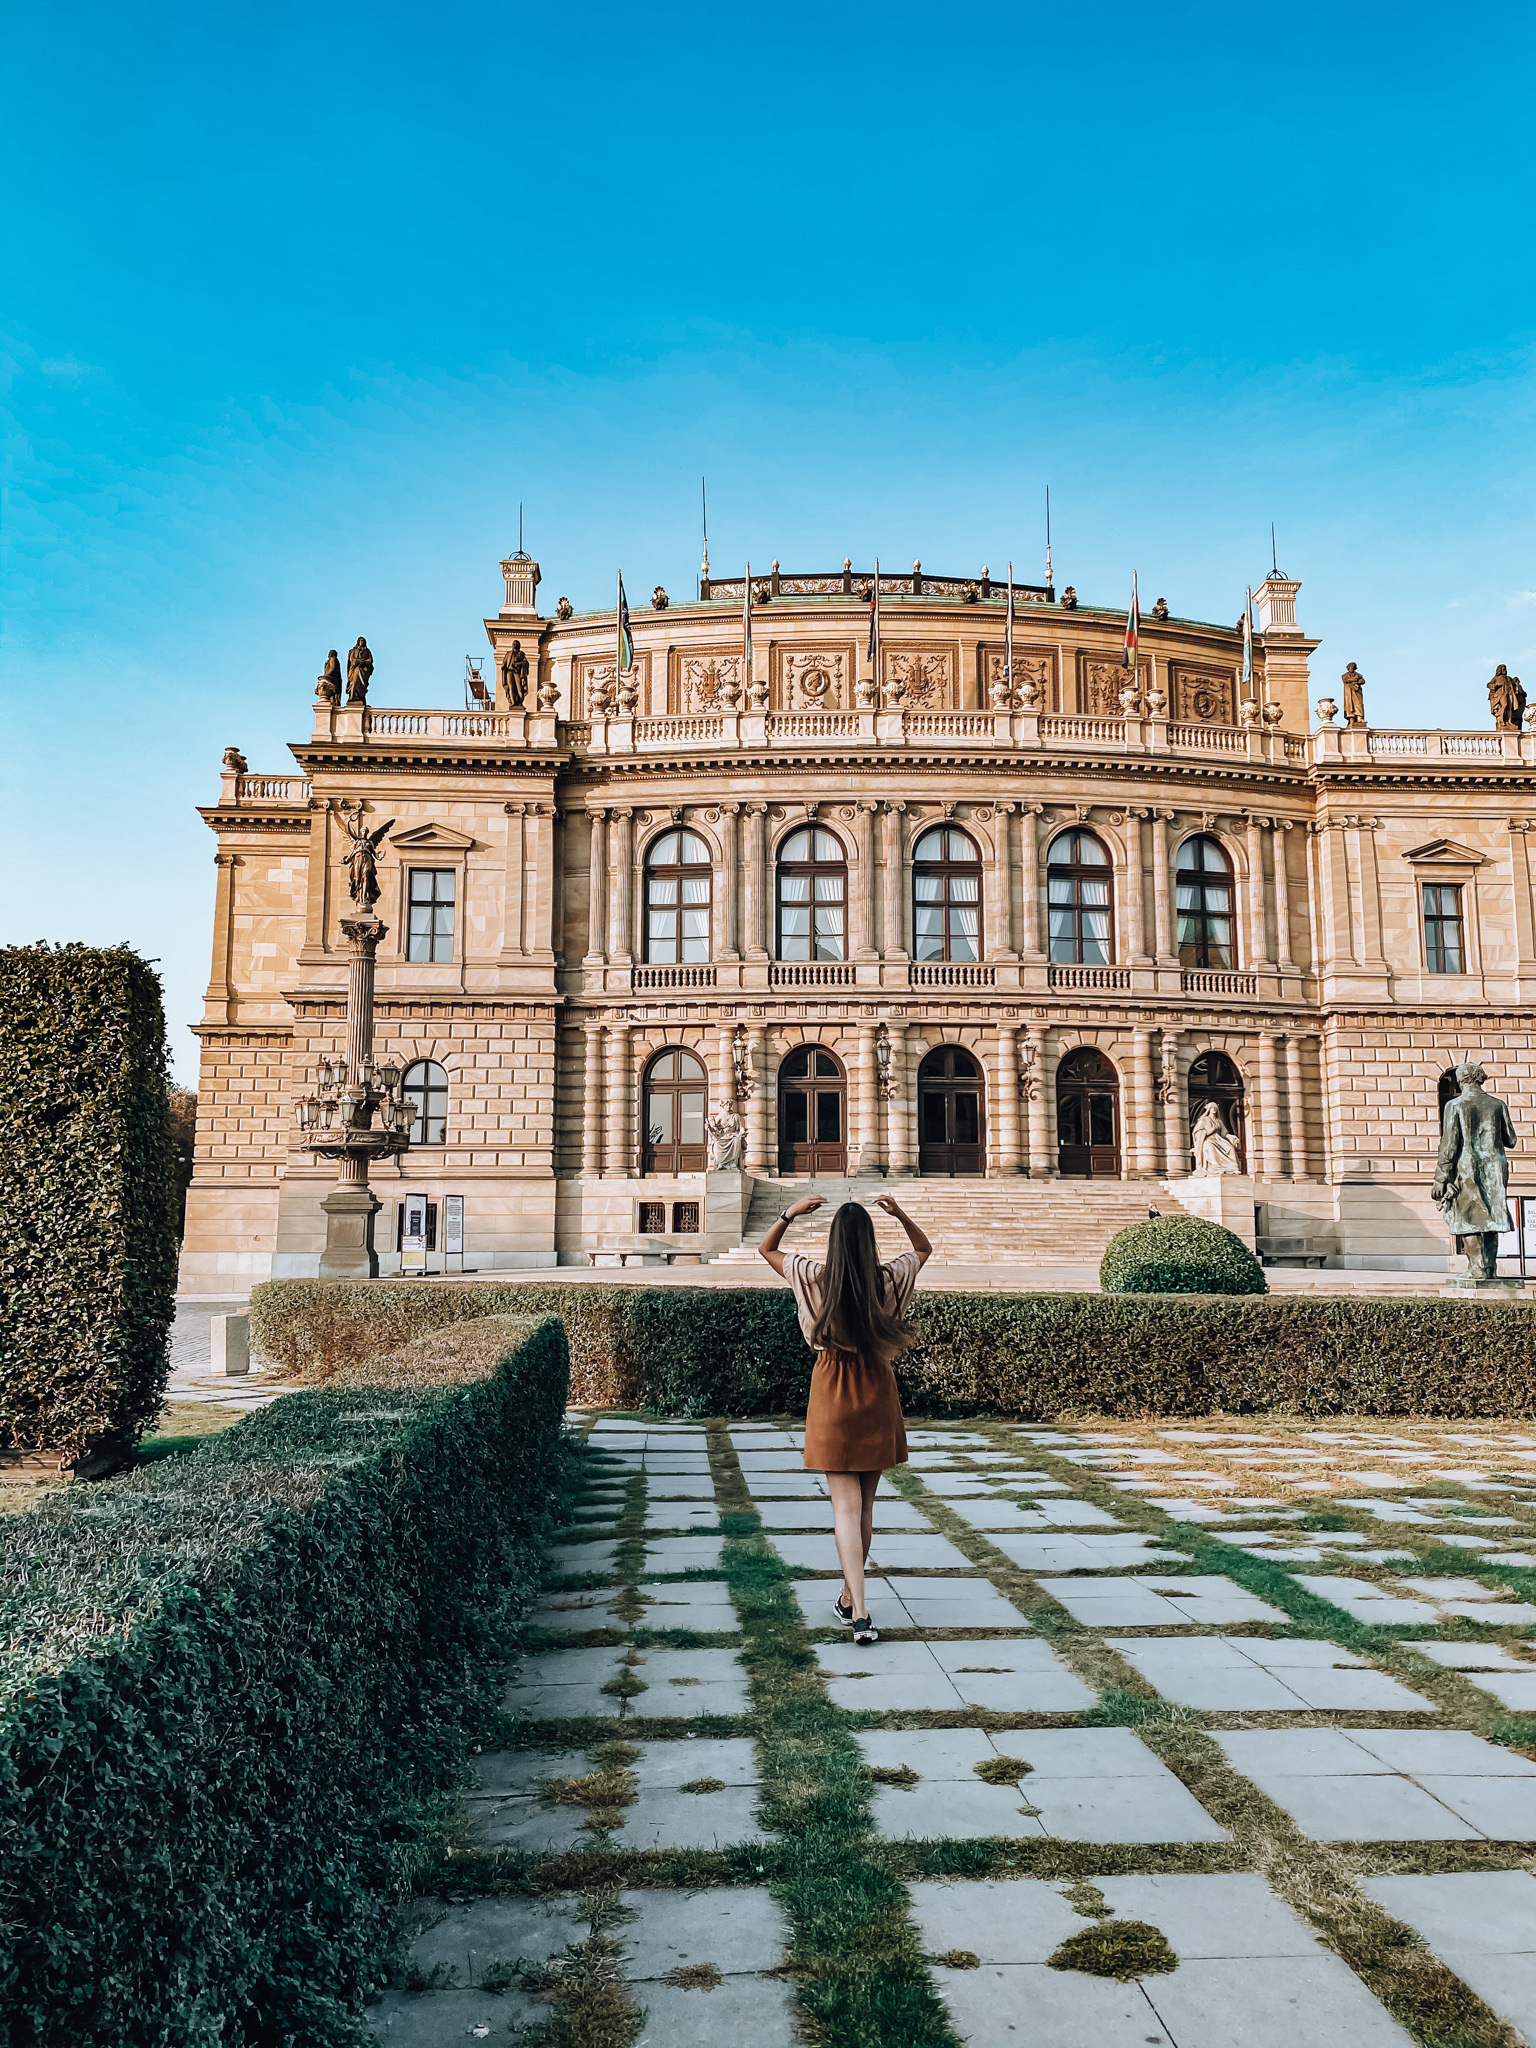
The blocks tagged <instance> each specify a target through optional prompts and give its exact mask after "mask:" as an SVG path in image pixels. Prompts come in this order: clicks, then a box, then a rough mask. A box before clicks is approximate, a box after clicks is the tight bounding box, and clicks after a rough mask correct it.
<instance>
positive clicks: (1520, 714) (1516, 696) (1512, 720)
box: [1488, 661, 1525, 732]
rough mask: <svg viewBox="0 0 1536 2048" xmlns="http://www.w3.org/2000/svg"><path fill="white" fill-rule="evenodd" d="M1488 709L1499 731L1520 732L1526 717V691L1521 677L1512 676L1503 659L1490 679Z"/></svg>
mask: <svg viewBox="0 0 1536 2048" xmlns="http://www.w3.org/2000/svg"><path fill="white" fill-rule="evenodd" d="M1488 709H1489V710H1490V711H1491V712H1492V713H1493V723H1494V727H1495V729H1496V730H1497V731H1499V732H1518V731H1519V730H1520V724H1521V721H1522V719H1523V718H1524V717H1525V692H1524V690H1523V689H1521V687H1520V678H1519V677H1518V676H1512V675H1511V674H1510V672H1509V670H1508V669H1507V668H1506V667H1505V666H1504V664H1503V662H1502V661H1501V662H1500V663H1499V665H1498V667H1497V668H1496V669H1495V670H1494V672H1493V674H1492V676H1491V677H1490V678H1489V680H1488Z"/></svg>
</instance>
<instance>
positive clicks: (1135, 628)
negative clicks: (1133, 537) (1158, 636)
mask: <svg viewBox="0 0 1536 2048" xmlns="http://www.w3.org/2000/svg"><path fill="white" fill-rule="evenodd" d="M1140 638H1141V600H1140V599H1139V598H1138V597H1137V595H1136V572H1135V570H1132V571H1131V608H1130V610H1129V611H1128V612H1127V613H1126V615H1125V653H1124V654H1123V655H1122V656H1121V658H1120V666H1121V667H1122V668H1129V669H1134V668H1135V666H1136V643H1137V641H1138V640H1139V639H1140Z"/></svg>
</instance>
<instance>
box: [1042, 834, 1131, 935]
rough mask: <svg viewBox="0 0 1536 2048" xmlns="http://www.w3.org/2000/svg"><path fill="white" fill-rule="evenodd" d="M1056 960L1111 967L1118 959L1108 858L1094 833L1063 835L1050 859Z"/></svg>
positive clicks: (1048, 882) (1053, 846) (1053, 843)
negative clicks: (1116, 958)
mask: <svg viewBox="0 0 1536 2048" xmlns="http://www.w3.org/2000/svg"><path fill="white" fill-rule="evenodd" d="M1045 876H1046V892H1047V898H1048V907H1049V910H1050V918H1051V933H1050V938H1051V958H1052V959H1053V960H1064V961H1071V962H1074V963H1075V964H1077V965H1078V966H1083V967H1108V966H1111V965H1112V964H1113V962H1114V957H1115V913H1114V904H1113V901H1112V899H1111V895H1110V877H1111V869H1110V865H1109V855H1108V853H1107V852H1106V851H1105V848H1104V844H1103V841H1102V840H1099V839H1095V837H1094V836H1093V834H1092V833H1091V832H1058V833H1057V835H1056V837H1055V838H1054V839H1053V840H1052V841H1051V844H1050V850H1049V851H1048V852H1047V854H1046V856H1045Z"/></svg>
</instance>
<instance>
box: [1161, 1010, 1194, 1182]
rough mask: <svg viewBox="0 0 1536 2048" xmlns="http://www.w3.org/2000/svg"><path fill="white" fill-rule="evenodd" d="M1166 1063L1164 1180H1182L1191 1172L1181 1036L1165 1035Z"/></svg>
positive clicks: (1163, 1087) (1163, 1077)
mask: <svg viewBox="0 0 1536 2048" xmlns="http://www.w3.org/2000/svg"><path fill="white" fill-rule="evenodd" d="M1162 1040H1163V1042H1162V1063H1161V1066H1160V1067H1159V1070H1158V1076H1157V1092H1158V1096H1159V1098H1160V1100H1161V1102H1162V1105H1163V1176H1164V1178H1165V1179H1167V1180H1182V1179H1183V1177H1184V1176H1185V1175H1186V1174H1187V1173H1188V1172H1189V1159H1188V1156H1187V1155H1188V1151H1189V1148H1188V1146H1187V1145H1186V1144H1185V1143H1184V1096H1183V1090H1182V1088H1181V1087H1180V1085H1179V1034H1178V1032H1177V1031H1165V1032H1164V1033H1163V1034H1162Z"/></svg>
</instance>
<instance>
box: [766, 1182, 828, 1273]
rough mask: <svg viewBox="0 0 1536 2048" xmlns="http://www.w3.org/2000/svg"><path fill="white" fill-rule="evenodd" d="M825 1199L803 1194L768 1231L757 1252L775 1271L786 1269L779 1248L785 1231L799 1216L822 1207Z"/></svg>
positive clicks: (819, 1196) (807, 1214) (781, 1271)
mask: <svg viewBox="0 0 1536 2048" xmlns="http://www.w3.org/2000/svg"><path fill="white" fill-rule="evenodd" d="M825 1199H826V1198H825V1196H823V1195H802V1196H801V1197H800V1199H799V1201H798V1202H791V1203H790V1205H789V1207H788V1208H787V1209H786V1210H785V1211H784V1214H783V1215H782V1216H781V1217H780V1218H779V1220H778V1222H777V1223H775V1224H774V1225H773V1227H772V1229H770V1230H769V1231H768V1233H767V1235H766V1236H765V1237H764V1239H763V1241H762V1243H761V1244H760V1245H759V1246H758V1248H757V1254H758V1257H759V1258H762V1259H766V1260H767V1261H768V1263H769V1265H770V1266H772V1268H773V1270H774V1271H775V1273H778V1274H780V1275H782V1274H783V1271H784V1254H783V1253H782V1252H781V1251H780V1250H779V1246H780V1244H781V1243H782V1242H783V1238H784V1233H785V1231H786V1230H788V1228H789V1226H790V1224H791V1223H793V1222H794V1220H795V1218H796V1217H797V1216H809V1215H810V1213H811V1211H812V1210H813V1209H819V1208H821V1206H822V1204H823V1202H824V1201H825Z"/></svg>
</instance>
